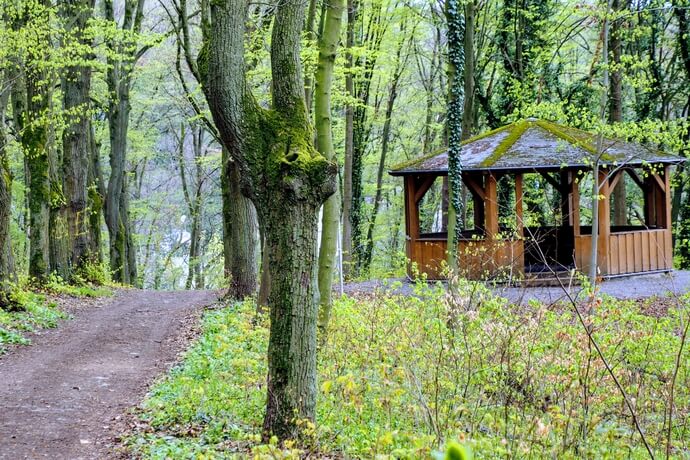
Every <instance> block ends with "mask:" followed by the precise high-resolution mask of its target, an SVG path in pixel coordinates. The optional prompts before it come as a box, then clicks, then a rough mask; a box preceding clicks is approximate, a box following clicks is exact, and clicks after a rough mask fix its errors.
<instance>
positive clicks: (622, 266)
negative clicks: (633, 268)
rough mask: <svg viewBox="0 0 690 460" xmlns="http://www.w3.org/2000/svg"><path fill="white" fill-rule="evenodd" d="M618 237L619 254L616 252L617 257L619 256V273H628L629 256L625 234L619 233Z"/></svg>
mask: <svg viewBox="0 0 690 460" xmlns="http://www.w3.org/2000/svg"><path fill="white" fill-rule="evenodd" d="M617 237H618V254H616V257H617V258H618V273H627V272H628V258H627V256H626V248H627V246H626V244H625V243H626V239H625V235H617Z"/></svg>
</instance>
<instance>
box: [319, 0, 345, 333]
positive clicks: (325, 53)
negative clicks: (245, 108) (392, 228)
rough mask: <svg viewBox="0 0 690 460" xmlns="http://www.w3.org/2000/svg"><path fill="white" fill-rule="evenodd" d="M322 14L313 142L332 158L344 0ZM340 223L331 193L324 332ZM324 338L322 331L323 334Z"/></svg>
mask: <svg viewBox="0 0 690 460" xmlns="http://www.w3.org/2000/svg"><path fill="white" fill-rule="evenodd" d="M325 8H326V15H325V19H324V25H323V33H322V34H321V38H320V39H319V62H318V67H317V70H316V78H315V86H316V87H315V90H316V92H315V101H314V104H315V108H314V118H315V125H316V144H317V148H318V150H319V152H320V153H321V155H323V156H324V157H325V158H326V159H328V160H330V161H333V160H334V159H335V148H334V147H333V133H332V130H331V86H332V81H333V66H334V65H335V57H336V54H337V52H338V40H339V38H340V25H341V23H342V17H343V11H344V10H345V0H330V1H329V2H328V4H327V5H326V6H325ZM339 223H340V195H339V193H337V192H336V193H334V194H333V195H332V196H331V197H330V198H328V199H327V200H326V203H324V205H323V216H322V218H321V246H320V249H319V293H320V296H321V306H320V308H319V329H320V330H321V331H322V332H323V333H325V331H326V329H327V327H328V321H329V319H330V316H331V308H332V306H333V299H332V295H331V293H332V292H331V291H332V285H333V268H334V265H335V260H336V249H337V246H338V225H339ZM324 337H325V334H324Z"/></svg>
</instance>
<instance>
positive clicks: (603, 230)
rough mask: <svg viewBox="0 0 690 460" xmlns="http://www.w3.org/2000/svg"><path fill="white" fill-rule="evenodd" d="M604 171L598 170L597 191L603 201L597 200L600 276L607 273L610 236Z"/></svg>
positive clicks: (609, 205) (608, 191) (608, 192)
mask: <svg viewBox="0 0 690 460" xmlns="http://www.w3.org/2000/svg"><path fill="white" fill-rule="evenodd" d="M607 175H608V174H607V171H606V170H605V169H603V168H602V169H601V170H599V190H600V193H601V195H603V197H604V198H603V199H602V200H599V241H598V244H597V264H598V265H599V271H600V273H601V274H602V275H607V274H608V273H609V260H608V259H609V235H611V190H610V188H609V182H608V178H607Z"/></svg>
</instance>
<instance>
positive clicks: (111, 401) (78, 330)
mask: <svg viewBox="0 0 690 460" xmlns="http://www.w3.org/2000/svg"><path fill="white" fill-rule="evenodd" d="M216 300H217V293H215V292H211V291H182V292H160V291H159V292H155V291H139V290H120V291H118V292H117V293H116V294H115V296H114V297H112V298H111V299H108V300H105V301H102V302H94V303H91V304H90V305H89V306H88V307H86V308H76V307H75V308H73V309H71V310H72V311H70V313H71V314H72V315H73V319H72V320H71V321H66V322H64V323H63V324H61V325H60V327H59V328H58V329H53V330H44V331H41V332H40V333H35V334H32V336H31V337H30V338H31V339H32V343H33V344H32V345H31V346H29V347H19V348H15V349H13V350H12V351H11V352H10V353H9V354H8V355H6V356H2V357H0V377H1V378H0V440H1V441H0V459H23V458H51V459H52V458H56V459H57V458H69V459H78V458H109V457H111V456H112V452H111V448H112V447H113V445H114V440H113V439H112V437H113V434H114V433H116V429H117V428H116V427H117V425H118V423H120V422H119V421H120V420H121V417H122V416H123V414H124V412H125V411H126V410H127V409H128V408H129V407H132V406H135V405H137V404H138V403H139V402H140V401H141V400H142V399H143V396H144V394H145V392H146V390H147V388H148V386H149V384H150V383H151V382H152V380H153V379H154V378H155V377H156V376H158V375H160V374H161V373H163V372H165V371H166V370H167V369H168V368H169V367H170V366H171V365H172V364H173V363H174V362H175V360H176V357H177V355H178V353H179V352H181V351H183V350H184V349H185V348H186V347H187V345H188V342H189V340H190V339H191V337H192V336H193V333H194V329H195V328H196V325H197V324H198V321H197V320H198V317H199V316H200V313H201V311H202V309H203V308H202V307H205V306H208V305H210V304H212V303H214V302H215V301H216ZM109 452H110V453H109Z"/></svg>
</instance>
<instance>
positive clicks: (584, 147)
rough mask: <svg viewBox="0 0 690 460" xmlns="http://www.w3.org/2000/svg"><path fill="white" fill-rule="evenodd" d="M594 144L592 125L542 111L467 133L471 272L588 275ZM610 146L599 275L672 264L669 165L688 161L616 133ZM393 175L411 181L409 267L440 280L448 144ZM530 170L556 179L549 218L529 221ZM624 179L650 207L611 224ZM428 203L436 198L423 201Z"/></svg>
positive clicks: (463, 261) (462, 258)
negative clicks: (543, 116) (585, 127)
mask: <svg viewBox="0 0 690 460" xmlns="http://www.w3.org/2000/svg"><path fill="white" fill-rule="evenodd" d="M595 144H596V136H595V135H593V134H591V133H587V132H584V131H581V130H578V129H575V128H571V127H567V126H562V125H558V124H555V123H552V122H548V121H544V120H537V119H527V120H522V121H518V122H515V123H512V124H510V125H507V126H504V127H502V128H499V129H496V130H494V131H491V132H488V133H485V134H483V135H480V136H477V137H474V138H472V139H470V140H468V141H466V142H465V143H464V145H463V150H462V157H461V163H462V171H463V172H462V181H463V184H464V185H465V187H466V190H467V200H466V201H467V202H468V203H469V204H468V208H471V209H472V216H473V217H472V218H471V219H468V220H469V221H471V222H470V225H468V227H470V228H466V229H463V231H462V237H461V239H460V241H459V247H458V257H459V263H458V265H459V267H460V269H461V270H462V273H463V275H464V276H466V277H467V278H470V279H502V278H503V279H506V280H519V279H524V278H529V277H537V276H539V275H540V274H542V275H543V274H545V273H553V272H563V271H570V270H571V269H576V270H579V271H582V272H584V273H587V272H588V270H589V266H588V265H589V260H590V252H591V241H592V236H591V233H592V230H591V224H590V225H587V222H585V223H584V224H581V222H582V220H583V214H587V213H588V212H590V209H591V207H590V206H589V204H590V203H586V206H583V207H581V204H580V195H581V193H583V192H584V191H585V190H588V189H587V188H583V187H585V185H586V184H585V177H587V173H589V176H590V179H589V181H590V182H589V190H591V171H592V167H591V165H592V164H593V159H594V158H595V155H596V149H595ZM602 152H603V153H602V154H600V155H599V159H600V160H599V165H600V168H599V183H600V199H599V206H598V216H599V236H598V251H597V254H598V255H597V259H598V271H599V273H600V274H601V275H602V276H604V277H611V276H617V275H627V274H633V273H642V272H657V271H670V270H671V269H672V261H673V248H672V241H671V183H670V177H671V167H672V165H674V164H678V163H680V162H682V161H684V159H683V158H682V157H678V156H674V155H669V154H665V153H662V152H659V151H656V150H652V149H649V148H647V147H645V146H643V145H640V144H635V143H629V142H624V141H620V140H616V139H604V142H603V149H602ZM390 174H391V175H393V176H402V177H403V178H404V181H405V182H404V190H405V193H404V195H405V228H406V234H407V257H408V259H409V260H410V262H411V264H410V265H409V267H408V274H409V275H410V276H412V275H413V268H412V266H413V264H416V266H417V269H418V270H419V272H421V273H425V274H426V275H427V276H428V278H429V279H439V278H442V277H443V271H442V261H444V260H446V258H447V228H446V224H447V209H448V198H447V187H448V186H447V176H448V155H447V152H445V151H444V152H439V153H435V154H432V155H428V156H426V157H423V158H420V159H418V160H415V161H413V162H410V163H407V164H405V165H400V166H398V167H396V168H395V169H393V170H392V171H390ZM528 174H532V175H533V176H529V177H530V180H531V182H529V184H530V186H531V187H536V185H539V184H542V186H543V187H546V186H548V187H552V188H551V189H550V190H552V191H553V193H552V196H555V197H556V199H555V200H554V202H553V203H552V206H551V208H549V210H548V211H547V213H548V214H550V215H549V216H547V217H549V218H551V222H550V224H546V223H544V222H541V223H540V222H533V221H525V219H524V215H525V210H524V209H523V208H524V202H525V196H526V195H525V180H524V177H526V175H528ZM535 177H536V178H537V179H536V180H535V179H533V178H535ZM504 178H505V179H504ZM626 179H627V180H629V181H630V180H631V181H633V182H634V183H635V184H637V186H639V188H640V189H641V197H642V201H643V205H642V207H641V210H642V212H637V211H636V214H635V215H636V222H634V223H633V222H624V223H618V225H611V204H610V197H611V192H612V190H613V189H614V187H615V186H616V185H617V184H618V183H619V181H623V183H625V180H626ZM499 184H500V185H499ZM535 184H536V185H535ZM432 190H433V193H432V192H431V191H432ZM530 193H534V191H533V190H531V191H530ZM432 195H433V196H432ZM430 196H431V198H429V197H430ZM427 201H428V202H431V204H426V205H423V203H426V202H427ZM506 204H509V207H510V209H506ZM499 209H500V211H501V212H499ZM590 214H591V212H590ZM556 215H557V216H558V219H555V218H554V217H553V216H556ZM506 216H507V217H506ZM590 219H591V218H590ZM544 220H546V219H544ZM508 221H510V223H512V225H509V223H508Z"/></svg>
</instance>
